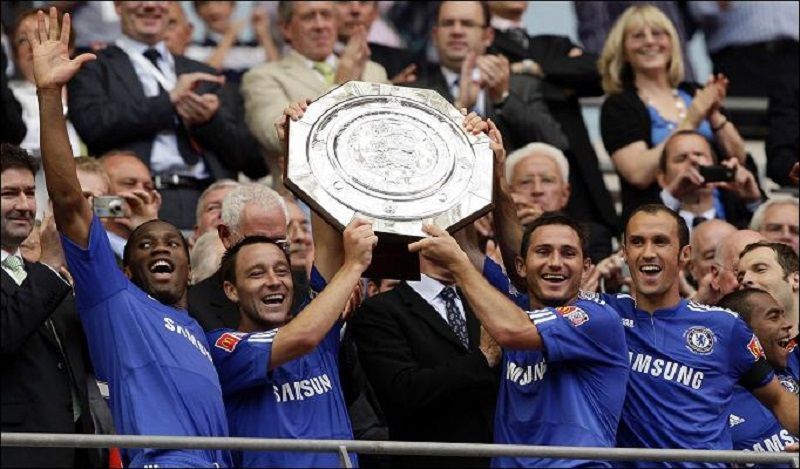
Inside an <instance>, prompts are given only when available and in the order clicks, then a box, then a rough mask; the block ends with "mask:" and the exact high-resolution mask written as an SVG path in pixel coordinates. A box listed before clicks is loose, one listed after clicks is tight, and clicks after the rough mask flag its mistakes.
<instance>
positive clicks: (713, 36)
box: [688, 1, 800, 97]
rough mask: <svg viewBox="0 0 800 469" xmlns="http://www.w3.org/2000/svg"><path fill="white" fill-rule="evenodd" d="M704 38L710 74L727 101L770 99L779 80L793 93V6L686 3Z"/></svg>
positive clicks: (799, 76)
mask: <svg viewBox="0 0 800 469" xmlns="http://www.w3.org/2000/svg"><path fill="white" fill-rule="evenodd" d="M688 5H689V11H690V12H691V14H692V17H693V18H694V20H695V21H696V22H697V24H698V26H699V27H700V29H701V30H702V31H703V34H704V35H705V38H706V46H707V47H708V52H709V55H710V56H711V61H712V62H713V64H714V73H715V74H717V73H722V74H724V75H725V76H727V77H729V78H730V79H731V86H730V88H729V90H728V91H729V93H730V94H731V96H762V97H767V96H769V92H770V90H773V89H775V88H776V87H777V86H778V84H779V82H780V81H782V80H789V82H790V83H793V84H794V87H795V89H797V84H798V80H800V67H798V63H797V55H798V34H800V33H798V28H800V9H798V4H797V3H796V2H764V3H757V2H715V1H697V2H689V3H688Z"/></svg>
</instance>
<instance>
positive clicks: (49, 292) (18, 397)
mask: <svg viewBox="0 0 800 469" xmlns="http://www.w3.org/2000/svg"><path fill="white" fill-rule="evenodd" d="M25 268H26V271H27V272H28V276H27V277H26V279H25V280H24V281H23V282H22V285H19V286H18V285H17V284H16V283H15V282H14V280H13V279H12V278H11V277H10V276H9V275H8V274H7V273H6V272H5V270H2V271H1V272H0V275H1V276H2V332H0V334H1V337H2V388H0V395H2V430H3V431H4V432H38V433H75V432H76V428H77V430H78V431H80V430H82V431H83V432H84V433H94V432H95V424H94V421H93V418H92V415H91V412H90V409H91V408H92V407H93V406H94V405H96V404H97V402H96V399H94V396H97V395H98V394H99V392H98V391H97V384H96V381H95V380H94V376H93V375H92V370H91V365H90V362H89V359H88V354H87V350H86V339H85V337H84V334H83V329H82V327H81V324H80V320H79V319H78V315H77V313H76V310H75V303H74V301H73V297H72V291H71V289H70V287H69V286H68V285H67V284H66V283H65V282H64V281H63V280H61V278H59V277H58V275H56V274H55V273H54V272H53V271H51V270H50V269H49V268H48V267H46V266H44V265H42V264H39V263H36V264H30V263H27V262H26V263H25ZM48 318H50V319H52V324H53V327H54V328H55V330H56V331H57V333H58V339H56V337H55V335H53V332H52V330H51V329H50V328H49V327H48V326H47V325H46V323H45V321H46V320H47V319H48ZM58 341H60V343H61V346H62V347H63V352H62V351H61V348H60V347H59V342H58ZM73 386H74V388H75V390H76V391H77V395H78V399H79V400H80V406H81V411H82V414H81V416H80V418H79V422H78V426H77V427H76V422H75V421H74V418H73V409H72V407H73V406H72V394H71V388H72V387H73ZM90 386H93V388H92V389H91V391H92V392H89V387H90ZM90 398H91V399H93V401H95V402H93V403H92V404H90V402H89V401H90ZM102 404H103V405H104V403H102ZM108 415H109V414H108V412H107V409H106V414H105V418H106V419H107V418H108ZM101 418H103V417H102V416H101ZM109 425H110V422H109V421H104V422H102V423H100V424H99V425H98V427H102V428H101V429H102V430H106V431H107V430H109ZM74 458H75V449H73V448H36V449H32V448H11V447H3V448H2V461H3V463H2V464H3V466H4V467H17V466H25V467H71V466H72V465H73V464H74ZM101 458H102V456H101V454H100V453H99V452H97V451H91V452H90V453H89V463H90V464H91V465H92V466H94V467H100V466H101V465H103V464H105V463H104V462H103V461H101ZM106 467H107V466H106Z"/></svg>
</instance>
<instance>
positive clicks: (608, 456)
mask: <svg viewBox="0 0 800 469" xmlns="http://www.w3.org/2000/svg"><path fill="white" fill-rule="evenodd" d="M0 446H4V447H5V446H16V447H46V448H52V447H57V448H109V447H115V448H162V449H175V448H182V449H228V450H247V451H292V452H305V451H312V452H331V453H337V454H338V455H339V458H340V461H341V463H342V467H351V466H350V458H349V452H353V453H360V454H380V455H403V456H431V457H438V456H460V457H497V456H516V457H537V458H548V459H550V458H555V459H573V460H604V461H665V462H676V461H684V462H685V461H692V462H724V463H736V464H751V463H756V464H789V465H792V466H793V467H800V462H798V455H797V454H796V453H795V454H787V453H770V452H763V453H759V452H749V451H704V450H686V449H640V448H593V447H571V446H527V445H499V444H479V443H417V442H403V441H363V440H283V439H262V438H237V437H226V438H221V437H186V436H140V435H71V434H54V433H0Z"/></svg>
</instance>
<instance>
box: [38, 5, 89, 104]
mask: <svg viewBox="0 0 800 469" xmlns="http://www.w3.org/2000/svg"><path fill="white" fill-rule="evenodd" d="M36 18H37V20H38V23H39V24H38V28H37V31H36V34H34V35H32V36H31V37H29V38H28V39H29V40H28V43H29V44H30V45H31V51H32V52H33V77H34V81H35V82H36V87H37V88H38V89H48V88H51V89H57V88H61V87H63V86H64V85H65V84H67V83H68V82H69V81H70V80H71V79H72V77H74V76H75V74H76V73H78V70H80V68H81V66H83V64H84V63H86V62H90V61H92V60H94V59H96V58H97V57H96V56H95V55H94V54H88V53H87V54H81V55H79V56H77V57H75V58H74V59H70V58H69V45H68V44H69V35H70V31H71V25H72V22H71V20H70V16H69V13H65V14H64V16H63V18H62V19H61V27H59V21H58V11H57V10H56V8H55V7H51V8H50V15H49V20H48V17H47V16H46V15H45V14H44V12H42V11H40V12H39V13H38V14H37V17H36Z"/></svg>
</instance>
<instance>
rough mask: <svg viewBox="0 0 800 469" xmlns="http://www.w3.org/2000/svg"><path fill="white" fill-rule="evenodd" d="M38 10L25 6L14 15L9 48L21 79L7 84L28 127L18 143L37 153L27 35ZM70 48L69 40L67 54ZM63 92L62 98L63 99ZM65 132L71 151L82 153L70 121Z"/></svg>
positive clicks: (36, 112) (36, 107) (36, 111)
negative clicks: (22, 10)
mask: <svg viewBox="0 0 800 469" xmlns="http://www.w3.org/2000/svg"><path fill="white" fill-rule="evenodd" d="M38 11H39V10H27V11H24V12H22V13H20V15H19V16H18V17H17V20H16V22H15V26H14V31H13V35H12V46H13V47H12V49H11V50H12V51H13V54H14V63H15V64H16V66H17V69H18V70H19V71H20V75H21V76H22V79H21V80H12V81H11V82H9V84H8V85H9V87H10V88H11V91H12V92H13V93H14V97H15V98H16V100H17V101H18V102H19V103H20V105H21V106H22V120H23V121H24V122H25V128H26V129H27V130H28V131H27V133H26V134H25V138H24V139H23V140H22V142H20V144H19V145H20V146H21V147H22V148H25V149H26V150H28V151H32V152H34V153H35V154H38V153H39V136H40V129H39V101H38V100H37V99H36V84H35V82H34V80H33V54H32V53H31V46H30V44H29V43H28V38H29V37H30V36H31V35H32V34H35V33H36V15H37V13H38ZM73 51H74V47H73V43H70V54H72V52H73ZM66 98H67V97H66V95H65V96H64V102H65V103H66ZM67 132H68V133H69V141H70V145H71V146H72V152H73V154H74V155H81V154H85V151H81V141H80V138H78V133H77V132H76V131H75V127H73V126H72V123H71V122H67Z"/></svg>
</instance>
